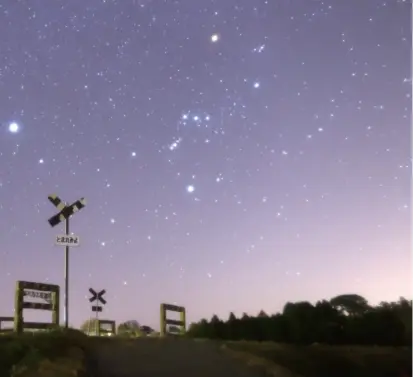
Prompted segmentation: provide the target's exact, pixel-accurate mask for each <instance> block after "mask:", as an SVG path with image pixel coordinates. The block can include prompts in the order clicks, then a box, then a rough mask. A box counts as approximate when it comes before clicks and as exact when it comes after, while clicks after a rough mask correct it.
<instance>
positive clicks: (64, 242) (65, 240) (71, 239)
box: [56, 234, 80, 246]
mask: <svg viewBox="0 0 413 377" xmlns="http://www.w3.org/2000/svg"><path fill="white" fill-rule="evenodd" d="M79 242H80V241H79V237H78V236H75V235H73V234H72V235H70V236H66V235H62V236H56V245H58V246H79Z"/></svg>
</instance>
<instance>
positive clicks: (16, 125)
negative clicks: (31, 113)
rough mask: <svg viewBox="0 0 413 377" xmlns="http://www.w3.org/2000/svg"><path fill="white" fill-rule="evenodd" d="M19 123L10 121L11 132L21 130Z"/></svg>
mask: <svg viewBox="0 0 413 377" xmlns="http://www.w3.org/2000/svg"><path fill="white" fill-rule="evenodd" d="M19 128H20V127H19V125H18V124H17V123H16V122H13V123H10V124H9V131H10V132H11V133H14V134H15V133H16V132H18V131H19Z"/></svg>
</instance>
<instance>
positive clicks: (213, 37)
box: [211, 34, 219, 43]
mask: <svg viewBox="0 0 413 377" xmlns="http://www.w3.org/2000/svg"><path fill="white" fill-rule="evenodd" d="M218 41H219V35H218V34H212V35H211V42H213V43H215V42H218Z"/></svg>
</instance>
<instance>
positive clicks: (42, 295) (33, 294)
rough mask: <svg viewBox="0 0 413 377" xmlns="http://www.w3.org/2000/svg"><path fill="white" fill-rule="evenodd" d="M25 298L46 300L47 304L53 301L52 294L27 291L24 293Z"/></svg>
mask: <svg viewBox="0 0 413 377" xmlns="http://www.w3.org/2000/svg"><path fill="white" fill-rule="evenodd" d="M24 296H25V297H31V298H40V299H42V300H45V301H47V302H51V301H52V294H51V293H50V292H41V291H32V290H25V291H24Z"/></svg>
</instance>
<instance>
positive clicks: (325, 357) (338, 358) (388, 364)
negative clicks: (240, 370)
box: [223, 342, 412, 377]
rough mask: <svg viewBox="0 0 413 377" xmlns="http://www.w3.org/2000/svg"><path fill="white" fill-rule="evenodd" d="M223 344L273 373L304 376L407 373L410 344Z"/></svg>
mask: <svg viewBox="0 0 413 377" xmlns="http://www.w3.org/2000/svg"><path fill="white" fill-rule="evenodd" d="M223 348H224V349H226V350H227V352H229V353H231V354H232V356H234V357H237V358H240V359H244V361H246V362H247V363H250V364H255V365H261V366H262V367H263V368H264V369H266V370H267V372H268V373H269V374H270V375H279V373H280V372H282V373H284V374H285V376H286V377H287V376H288V377H289V376H291V377H293V376H297V377H298V376H303V377H332V376H334V377H408V376H411V375H412V349H411V348H408V347H404V348H403V347H400V348H396V347H362V346H327V345H312V346H293V345H283V344H277V343H271V342H262V343H260V342H225V343H224V345H223Z"/></svg>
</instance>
